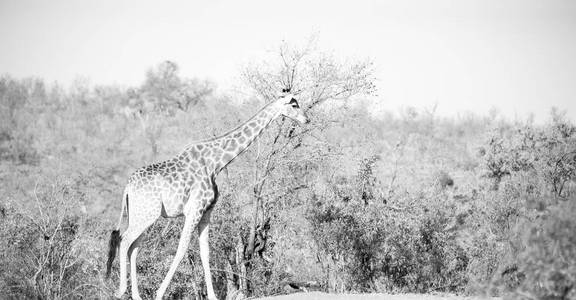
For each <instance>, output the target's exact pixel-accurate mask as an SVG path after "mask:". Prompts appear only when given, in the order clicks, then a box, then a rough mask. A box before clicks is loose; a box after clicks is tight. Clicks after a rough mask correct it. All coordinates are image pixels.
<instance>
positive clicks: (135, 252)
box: [128, 234, 144, 300]
mask: <svg viewBox="0 0 576 300" xmlns="http://www.w3.org/2000/svg"><path fill="white" fill-rule="evenodd" d="M143 236H144V234H141V235H140V236H139V237H138V238H136V240H135V241H134V243H132V246H130V249H128V256H129V257H130V280H131V284H132V299H134V300H140V299H142V297H140V293H139V292H138V278H137V276H136V256H138V249H139V248H140V243H141V242H142V238H143Z"/></svg>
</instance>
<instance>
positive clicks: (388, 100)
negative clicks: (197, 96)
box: [0, 0, 576, 121]
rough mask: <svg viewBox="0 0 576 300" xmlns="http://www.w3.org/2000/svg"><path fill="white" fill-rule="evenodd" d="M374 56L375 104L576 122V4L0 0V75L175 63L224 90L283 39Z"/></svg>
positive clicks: (85, 73)
mask: <svg viewBox="0 0 576 300" xmlns="http://www.w3.org/2000/svg"><path fill="white" fill-rule="evenodd" d="M312 35H317V36H318V48H319V49H321V50H324V51H327V52H329V53H332V54H334V55H335V56H336V57H339V58H342V59H344V58H352V59H365V58H369V59H371V60H372V61H373V62H374V63H375V68H376V74H375V75H376V78H377V79H378V81H377V86H378V90H379V91H378V97H377V99H376V101H375V103H377V104H375V105H372V106H371V107H370V109H373V110H375V111H379V110H391V111H397V110H398V109H399V108H401V107H409V106H414V107H416V108H421V109H424V108H427V109H430V108H432V107H434V106H435V105H436V106H437V110H436V113H437V114H438V115H442V116H457V115H462V114H466V113H468V112H473V113H477V114H487V113H488V111H490V110H493V109H496V110H498V111H499V112H500V113H501V114H502V115H503V116H506V117H508V118H513V119H516V120H523V119H526V118H527V117H528V116H529V115H530V114H534V116H535V118H536V120H537V121H541V120H546V119H547V118H548V116H549V112H550V109H551V107H553V106H556V107H558V108H560V109H563V110H566V111H567V116H568V117H569V118H570V119H572V120H576V1H572V0H514V1H508V0H485V1H472V0H453V1H448V0H434V1H433V0H407V1H406V0H405V1H386V0H381V1H369V0H355V1H335V0H333V1H313V0H290V1H272V0H245V1H220V0H216V1H214V0H212V1H200V0H198V1H191V0H190V1H171V0H169V1H141V0H139V1H136V0H134V1H114V0H99V1H77V0H50V1H41V0H38V1H30V0H0V74H6V73H7V74H10V75H12V76H15V77H28V76H37V77H41V78H43V79H45V80H47V81H49V82H54V81H58V82H59V83H62V84H70V83H71V82H72V81H73V80H74V79H75V78H79V77H82V78H88V79H89V81H90V83H92V84H120V85H139V84H140V83H142V82H143V80H144V76H145V72H146V70H147V69H148V68H150V67H152V66H154V65H156V64H158V63H160V62H162V61H164V60H171V61H174V62H176V63H177V64H178V65H179V66H180V70H181V75H182V76H184V77H191V78H192V77H194V78H201V79H203V78H205V79H210V80H212V81H214V82H215V83H216V84H217V85H218V86H220V87H221V88H222V89H224V90H225V89H226V88H228V87H230V86H233V85H234V84H236V82H237V81H238V76H239V73H240V71H241V68H242V66H244V65H246V64H247V63H250V62H258V61H260V60H261V59H262V58H263V57H265V56H266V55H267V54H269V53H270V52H271V51H274V50H276V49H277V48H278V46H279V45H280V43H281V42H282V41H287V42H289V43H295V44H298V43H302V42H303V41H305V40H307V39H308V38H309V37H310V36H312Z"/></svg>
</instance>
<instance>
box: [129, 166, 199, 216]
mask: <svg viewBox="0 0 576 300" xmlns="http://www.w3.org/2000/svg"><path fill="white" fill-rule="evenodd" d="M198 172H199V171H198V170H194V169H192V168H191V167H190V165H189V164H186V163H184V162H183V161H182V160H181V159H179V157H176V158H173V159H169V160H166V161H162V162H159V163H155V164H152V165H148V166H145V167H142V168H140V169H138V170H136V171H135V172H134V173H133V174H132V175H131V176H130V178H129V179H128V186H127V188H128V193H129V199H131V200H132V201H130V202H134V203H131V205H137V206H148V207H152V208H153V209H161V214H162V215H163V216H165V217H175V216H180V215H182V214H183V213H184V210H185V209H186V207H187V204H188V203H187V202H188V199H190V198H191V197H190V195H191V191H194V190H196V187H197V186H198V185H199V184H198ZM192 199H194V197H192Z"/></svg>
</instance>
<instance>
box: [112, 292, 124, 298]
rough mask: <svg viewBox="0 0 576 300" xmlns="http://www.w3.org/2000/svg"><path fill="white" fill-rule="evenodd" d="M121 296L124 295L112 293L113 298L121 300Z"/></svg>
mask: <svg viewBox="0 0 576 300" xmlns="http://www.w3.org/2000/svg"><path fill="white" fill-rule="evenodd" d="M123 295H124V293H120V292H116V293H114V298H116V299H120V298H122V296H123Z"/></svg>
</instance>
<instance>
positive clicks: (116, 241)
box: [106, 191, 128, 278]
mask: <svg viewBox="0 0 576 300" xmlns="http://www.w3.org/2000/svg"><path fill="white" fill-rule="evenodd" d="M124 209H126V210H128V193H127V192H126V191H124V196H123V197H122V209H121V210H120V220H118V226H117V227H116V230H112V232H111V233H110V242H109V243H108V262H107V263H106V278H108V277H110V271H111V270H112V263H113V262H114V257H116V251H117V250H118V246H120V240H121V239H122V238H121V236H120V225H122V216H124ZM126 214H128V212H126Z"/></svg>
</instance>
